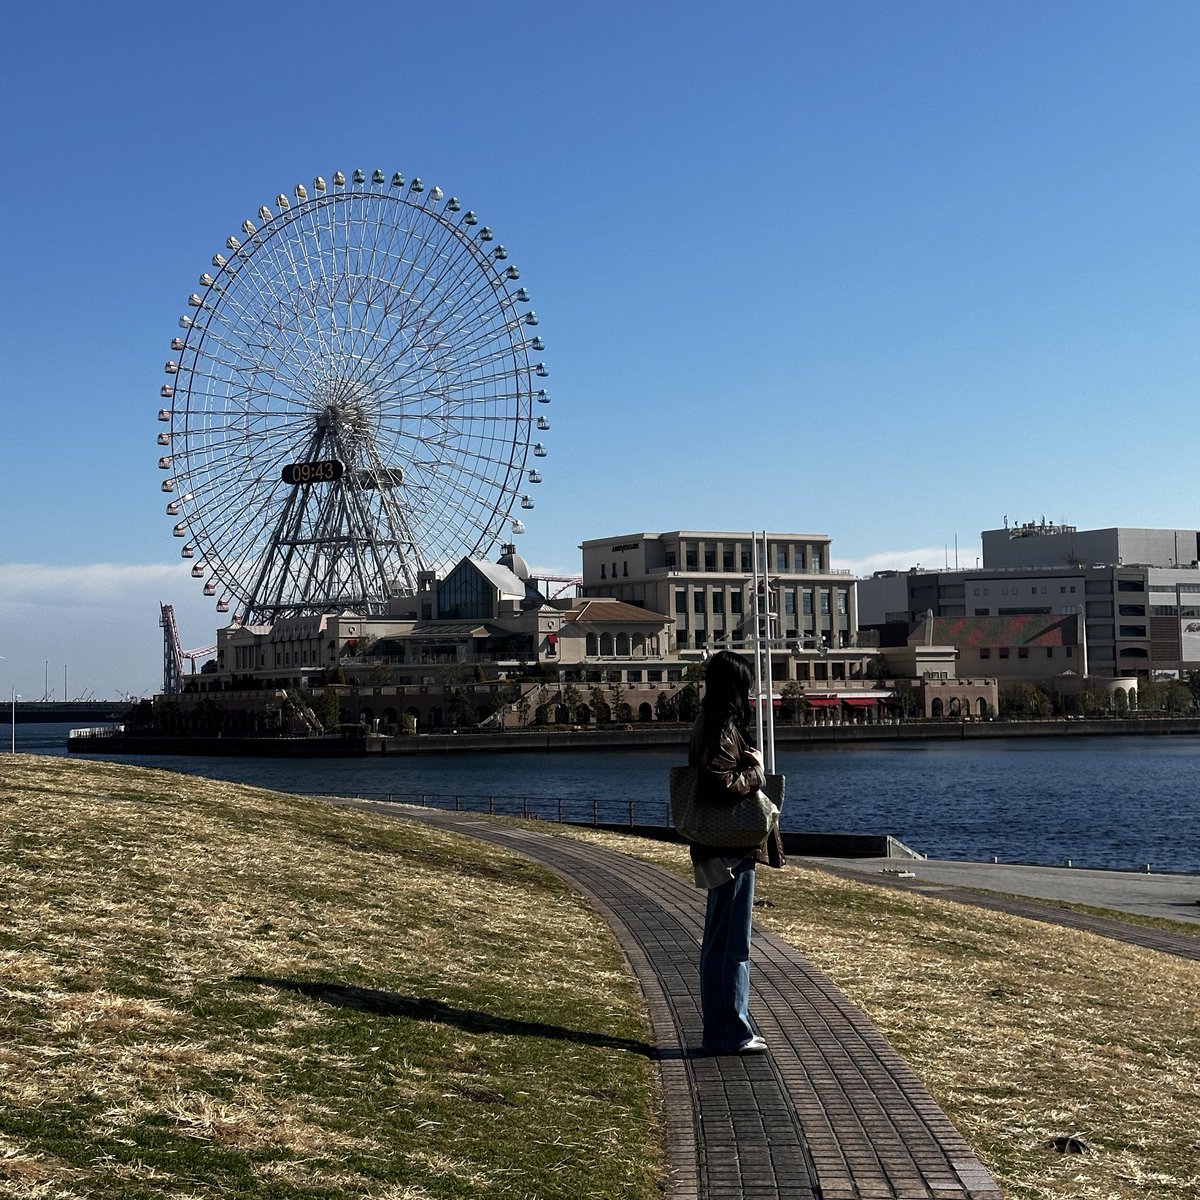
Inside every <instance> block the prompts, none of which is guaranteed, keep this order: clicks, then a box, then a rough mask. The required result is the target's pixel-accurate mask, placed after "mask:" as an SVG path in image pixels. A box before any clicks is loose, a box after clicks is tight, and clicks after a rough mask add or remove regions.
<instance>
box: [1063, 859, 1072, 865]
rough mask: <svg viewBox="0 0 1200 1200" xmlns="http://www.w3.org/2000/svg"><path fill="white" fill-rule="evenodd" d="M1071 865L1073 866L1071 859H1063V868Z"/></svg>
mask: <svg viewBox="0 0 1200 1200" xmlns="http://www.w3.org/2000/svg"><path fill="white" fill-rule="evenodd" d="M1070 865H1071V860H1070V859H1069V858H1064V859H1063V866H1064V867H1069V866H1070Z"/></svg>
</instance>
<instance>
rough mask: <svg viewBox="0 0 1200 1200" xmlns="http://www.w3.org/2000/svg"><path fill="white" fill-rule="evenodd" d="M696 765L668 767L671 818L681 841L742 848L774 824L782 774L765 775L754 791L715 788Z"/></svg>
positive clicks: (779, 805) (780, 801) (755, 842)
mask: <svg viewBox="0 0 1200 1200" xmlns="http://www.w3.org/2000/svg"><path fill="white" fill-rule="evenodd" d="M711 779H712V777H711V776H709V777H708V778H707V779H706V778H704V777H703V775H702V772H701V771H700V769H699V768H698V767H672V768H671V781H670V787H671V822H672V824H673V825H674V826H675V828H676V829H677V830H678V831H679V835H680V837H682V838H683V839H684V840H685V841H688V842H695V843H697V844H698V845H701V846H718V847H722V848H726V849H731V850H744V849H748V848H749V847H751V846H757V845H758V844H759V843H760V842H761V841H762V840H763V839H764V838H765V837H766V836H767V834H769V833H770V832H771V830H772V829H774V828H775V825H776V824H777V823H778V821H779V813H780V810H781V809H782V808H783V793H784V777H783V776H782V775H768V776H767V777H766V782H765V783H764V784H763V786H762V787H761V788H759V790H758V791H756V792H750V793H749V794H748V795H746V796H734V795H733V794H731V793H730V792H726V791H724V790H723V789H717V788H716V787H714V786H713V784H712V782H711Z"/></svg>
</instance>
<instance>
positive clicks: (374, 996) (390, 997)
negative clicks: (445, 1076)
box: [234, 975, 663, 1059]
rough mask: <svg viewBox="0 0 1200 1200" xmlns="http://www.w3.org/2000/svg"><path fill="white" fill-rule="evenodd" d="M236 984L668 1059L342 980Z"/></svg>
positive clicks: (586, 1033) (582, 1034)
mask: <svg viewBox="0 0 1200 1200" xmlns="http://www.w3.org/2000/svg"><path fill="white" fill-rule="evenodd" d="M234 982H235V983H255V984H261V985H263V986H264V987H273V988H278V989H279V990H280V991H284V992H296V993H297V994H298V995H301V996H307V997H309V999H311V1000H319V1001H321V1002H322V1003H323V1004H332V1005H334V1006H335V1007H337V1008H351V1009H355V1010H357V1011H358V1012H369V1013H377V1014H378V1015H379V1016H382V1017H410V1018H411V1019H413V1020H416V1021H438V1022H440V1023H441V1024H443V1025H456V1026H457V1027H458V1028H459V1029H465V1030H467V1031H468V1032H469V1033H511V1034H514V1035H516V1036H517V1037H543V1038H557V1039H559V1040H561V1041H566V1042H578V1043H580V1044H581V1045H585V1046H600V1047H603V1048H605V1049H608V1050H624V1051H627V1052H628V1053H630V1054H641V1055H644V1056H645V1057H646V1058H653V1059H657V1058H660V1057H663V1056H662V1055H661V1054H660V1052H659V1051H658V1050H657V1049H656V1048H655V1047H654V1046H651V1045H650V1043H649V1042H638V1041H634V1040H633V1039H632V1038H621V1037H611V1036H610V1035H609V1034H606V1033H595V1032H593V1031H592V1030H590V1029H567V1028H565V1027H564V1026H562V1025H547V1024H544V1023H543V1022H541V1021H519V1020H516V1019H514V1018H512V1017H497V1016H493V1015H492V1014H491V1013H485V1012H479V1011H478V1010H477V1009H473V1008H456V1007H455V1006H454V1005H453V1004H446V1003H445V1002H444V1001H441V1000H429V999H426V998H425V997H423V996H402V995H400V993H399V992H381V991H378V990H376V989H375V988H363V987H351V986H350V985H348V984H342V983H306V982H304V981H302V980H299V979H271V978H269V977H267V976H263V975H235V976H234Z"/></svg>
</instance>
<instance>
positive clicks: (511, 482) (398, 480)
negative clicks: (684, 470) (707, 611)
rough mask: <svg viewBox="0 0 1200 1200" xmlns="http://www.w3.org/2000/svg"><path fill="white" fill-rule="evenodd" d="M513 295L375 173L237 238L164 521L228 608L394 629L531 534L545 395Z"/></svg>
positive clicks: (175, 434) (168, 402) (432, 206)
mask: <svg viewBox="0 0 1200 1200" xmlns="http://www.w3.org/2000/svg"><path fill="white" fill-rule="evenodd" d="M519 279H520V272H519V271H518V270H517V268H516V267H515V266H513V265H512V264H511V262H510V261H509V258H508V251H507V250H506V249H505V248H504V246H502V245H500V244H499V243H498V242H497V241H496V239H495V237H494V235H493V233H492V231H491V229H489V228H488V227H487V226H486V225H481V224H480V222H479V219H478V217H477V216H476V215H475V213H474V212H471V211H469V210H464V209H463V207H462V205H461V204H460V203H459V201H458V199H457V198H455V197H454V196H449V197H447V196H445V195H444V193H443V192H442V189H441V188H438V187H428V186H426V185H425V184H424V183H422V181H421V180H420V179H413V180H411V181H407V182H406V180H405V179H404V177H403V176H402V175H400V174H399V173H396V174H393V175H391V176H385V174H384V173H383V172H382V171H378V170H377V171H375V172H373V174H371V176H370V177H368V176H367V175H365V174H364V172H362V171H355V172H354V173H353V175H352V176H351V177H350V179H349V180H347V178H346V177H345V176H344V175H343V174H342V173H341V172H340V171H338V172H335V173H334V175H333V176H332V179H331V180H330V183H329V184H328V185H327V184H326V182H325V180H324V179H323V178H321V177H318V178H316V179H314V180H313V182H312V186H311V189H310V188H308V187H305V186H304V185H303V184H297V185H296V186H295V188H294V189H293V191H292V198H290V199H289V197H288V196H287V195H284V194H280V195H278V196H276V197H275V205H274V207H273V208H272V207H268V206H265V205H264V206H263V207H262V208H260V209H259V210H258V218H257V220H246V221H244V222H243V223H242V226H241V229H240V231H239V233H238V234H236V235H234V236H231V237H229V238H228V239H227V241H226V242H225V246H224V249H223V250H222V251H221V252H219V253H217V254H214V255H213V258H212V269H211V271H205V272H204V273H203V274H202V275H201V276H200V279H199V285H198V288H197V290H196V291H194V292H192V294H191V295H190V296H189V297H188V311H187V312H186V313H185V314H184V315H183V316H181V317H180V318H179V325H180V332H179V334H178V335H177V336H176V337H175V338H174V339H173V340H172V342H171V350H172V357H171V359H170V361H168V362H167V364H166V374H167V382H166V383H165V384H163V386H162V389H161V395H162V398H163V400H164V401H165V405H164V407H162V408H161V409H160V410H159V414H158V418H159V420H160V421H161V422H163V423H164V424H165V425H166V426H167V429H165V430H164V431H163V432H161V433H160V434H159V435H158V444H159V446H160V448H161V450H160V454H161V457H160V458H159V467H160V468H161V469H162V470H163V471H164V472H165V475H164V478H163V480H162V490H163V492H165V493H167V494H168V500H167V513H168V515H169V516H170V517H172V518H173V519H174V520H175V525H174V534H175V536H176V537H177V538H180V539H182V540H183V546H182V548H181V550H182V555H183V557H184V558H185V559H194V560H195V561H194V564H193V567H192V574H193V575H194V576H195V577H196V578H202V579H205V581H206V582H205V583H204V592H205V594H206V595H209V596H216V597H218V599H217V609H218V611H220V612H228V611H229V610H230V607H231V605H232V606H233V607H234V613H235V614H236V616H237V617H238V618H239V619H241V620H242V621H244V622H246V623H256V622H265V623H269V622H272V621H274V620H276V619H278V618H280V617H283V616H288V615H296V614H301V613H319V612H328V611H340V610H343V609H347V608H348V609H352V610H354V611H357V612H365V613H371V612H382V611H385V610H386V608H387V605H388V601H389V599H391V598H392V597H393V596H397V595H411V594H412V593H413V592H414V591H415V590H416V587H417V576H418V573H419V572H421V571H426V570H439V569H442V568H445V567H446V566H448V565H449V564H450V563H452V562H454V561H457V560H458V559H459V558H461V557H463V556H464V555H483V554H487V553H488V552H489V551H490V550H491V548H492V547H493V546H494V544H495V543H496V541H497V540H498V539H499V538H500V536H501V535H502V534H503V533H505V532H512V533H520V532H522V531H523V530H524V524H523V522H522V520H521V517H520V514H519V512H517V515H515V516H514V511H515V510H518V506H519V509H520V510H525V509H531V508H533V506H534V502H533V500H532V499H531V498H530V495H529V492H530V491H531V490H532V486H531V485H534V484H537V483H540V482H541V479H542V476H541V472H540V470H539V469H538V463H537V462H536V461H534V462H533V463H532V465H530V459H531V458H532V459H534V460H536V459H540V458H543V457H545V456H546V447H545V445H544V443H543V442H541V441H538V440H536V439H537V438H538V437H540V436H541V432H542V431H543V430H547V429H549V428H550V422H549V420H548V419H547V418H546V417H545V416H544V415H540V414H542V413H544V411H545V410H544V409H541V408H540V407H539V406H540V405H544V404H548V403H549V401H550V395H549V393H548V392H547V391H546V388H545V384H544V379H545V377H546V376H547V375H548V374H549V371H548V370H547V369H546V366H545V365H544V363H542V362H541V361H540V360H539V358H538V355H539V353H540V352H541V351H542V350H543V349H544V345H543V343H542V340H541V338H540V337H539V336H537V333H536V330H535V328H534V327H535V326H536V325H537V323H538V318H537V315H536V314H535V313H534V311H533V310H532V309H531V308H530V307H529V304H530V297H529V293H528V292H527V291H526V289H525V288H524V287H523V286H521V285H520V284H519V283H518V280H519ZM535 412H537V413H538V414H539V415H538V416H537V417H536V419H535V417H534V413H535Z"/></svg>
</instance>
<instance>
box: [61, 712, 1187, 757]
mask: <svg viewBox="0 0 1200 1200" xmlns="http://www.w3.org/2000/svg"><path fill="white" fill-rule="evenodd" d="M1171 735H1174V736H1196V735H1200V717H1146V718H1140V719H1134V718H1128V719H1117V720H1070V719H1057V720H1045V721H966V722H962V721H914V722H905V723H903V724H895V725H799V726H793V725H779V726H777V727H776V730H775V743H776V746H777V747H785V748H786V747H799V746H805V745H812V746H830V745H858V744H862V745H870V744H876V745H878V744H887V743H890V742H930V741H988V740H992V739H996V738H1014V737H1020V738H1030V737H1034V738H1042V737H1046V738H1053V737H1119V736H1124V737H1149V736H1171ZM687 739H688V729H687V728H686V727H684V726H679V725H673V726H669V727H665V728H660V727H657V726H651V727H649V728H647V727H644V726H637V725H635V726H632V727H627V728H618V729H577V730H572V729H564V730H536V731H527V732H519V733H518V732H515V731H509V732H507V733H496V732H489V733H468V732H465V731H464V732H461V733H431V734H421V735H419V736H408V737H382V736H378V735H367V736H363V737H351V738H347V737H330V738H238V737H184V736H143V735H136V734H125V733H116V732H113V733H109V732H108V731H100V732H99V733H96V734H90V735H89V731H82V730H72V734H71V737H70V738H69V739H68V741H67V749H68V750H69V751H71V752H72V753H77V754H88V753H92V754H171V755H174V754H180V755H221V756H231V757H234V756H237V757H262V758H279V757H285V758H292V757H296V758H300V757H312V758H329V757H333V758H358V757H362V756H365V755H374V754H388V755H410V754H446V753H457V754H463V753H471V752H479V753H488V754H497V753H505V752H514V751H525V752H528V751H531V750H536V751H542V750H551V751H553V750H624V751H630V750H666V749H677V748H680V747H682V746H684V745H686V744H687Z"/></svg>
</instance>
